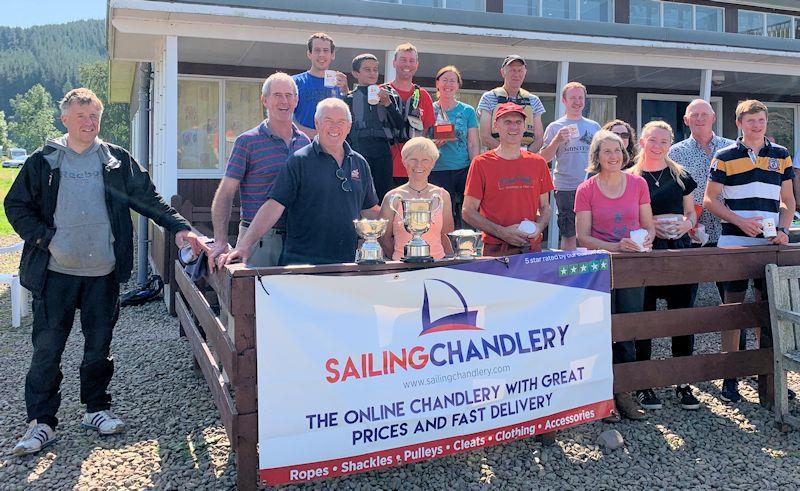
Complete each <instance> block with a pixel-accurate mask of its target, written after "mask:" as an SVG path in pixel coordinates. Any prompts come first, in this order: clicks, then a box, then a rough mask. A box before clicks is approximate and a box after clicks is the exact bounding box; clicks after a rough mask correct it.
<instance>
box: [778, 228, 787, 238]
mask: <svg viewBox="0 0 800 491" xmlns="http://www.w3.org/2000/svg"><path fill="white" fill-rule="evenodd" d="M775 230H777V231H778V232H783V233H784V234H786V236H787V237H788V236H789V229H788V228H786V227H775Z"/></svg>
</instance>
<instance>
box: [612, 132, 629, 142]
mask: <svg viewBox="0 0 800 491" xmlns="http://www.w3.org/2000/svg"><path fill="white" fill-rule="evenodd" d="M614 134H615V135H617V136H618V137H620V138H624V139H626V140H630V138H631V134H630V133H628V132H625V133H617V132H614Z"/></svg>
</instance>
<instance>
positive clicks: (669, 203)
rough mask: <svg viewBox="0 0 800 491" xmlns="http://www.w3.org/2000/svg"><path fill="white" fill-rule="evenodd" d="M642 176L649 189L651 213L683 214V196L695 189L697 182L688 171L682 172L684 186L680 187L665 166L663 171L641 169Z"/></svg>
mask: <svg viewBox="0 0 800 491" xmlns="http://www.w3.org/2000/svg"><path fill="white" fill-rule="evenodd" d="M642 177H643V178H644V180H645V181H647V187H648V188H649V189H650V207H651V208H652V209H653V215H664V214H667V213H673V214H677V215H683V197H684V196H687V195H689V194H691V192H692V191H694V190H695V189H697V183H696V182H695V181H694V179H692V176H690V175H689V173H688V172H684V173H683V176H681V181H683V186H684V188H686V189H681V187H680V186H679V185H678V183H677V182H676V181H675V179H674V178H673V177H672V173H671V172H670V171H669V168H666V167H665V168H664V169H663V171H656V172H648V171H646V170H643V171H642ZM656 183H658V185H656Z"/></svg>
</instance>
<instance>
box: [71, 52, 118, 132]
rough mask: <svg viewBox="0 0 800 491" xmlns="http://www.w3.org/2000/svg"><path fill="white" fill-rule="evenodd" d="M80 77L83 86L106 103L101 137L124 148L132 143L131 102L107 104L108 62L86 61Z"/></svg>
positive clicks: (79, 74)
mask: <svg viewBox="0 0 800 491" xmlns="http://www.w3.org/2000/svg"><path fill="white" fill-rule="evenodd" d="M78 77H79V79H80V83H81V85H82V86H83V87H86V88H89V89H91V90H92V91H93V92H94V93H95V94H97V97H99V98H100V100H101V101H103V104H105V109H104V111H103V119H102V121H101V124H100V138H102V139H103V140H105V141H107V142H110V143H114V144H116V145H119V146H121V147H124V148H128V146H129V145H130V135H131V128H130V121H129V120H128V117H129V114H130V105H129V104H107V103H106V101H108V62H106V61H96V62H94V63H86V64H83V65H81V66H80V67H79V68H78Z"/></svg>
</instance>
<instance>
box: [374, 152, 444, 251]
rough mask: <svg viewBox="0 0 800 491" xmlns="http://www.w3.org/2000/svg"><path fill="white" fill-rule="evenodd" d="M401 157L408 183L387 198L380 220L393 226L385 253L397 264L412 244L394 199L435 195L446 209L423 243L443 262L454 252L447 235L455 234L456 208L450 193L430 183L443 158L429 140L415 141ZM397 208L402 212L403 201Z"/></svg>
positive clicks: (440, 211) (441, 210)
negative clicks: (454, 219) (409, 242)
mask: <svg viewBox="0 0 800 491" xmlns="http://www.w3.org/2000/svg"><path fill="white" fill-rule="evenodd" d="M400 156H401V157H402V159H403V166H404V167H405V168H406V172H408V182H407V183H405V184H403V185H402V186H398V187H396V188H394V189H392V190H391V191H389V192H388V193H386V196H384V198H383V204H381V215H380V218H385V219H386V220H389V223H390V225H389V227H387V228H386V233H385V234H384V235H383V237H381V238H380V239H379V242H380V244H381V246H382V247H383V252H384V254H386V255H387V256H388V257H391V258H392V259H393V260H394V261H398V260H400V259H402V258H403V254H404V247H405V245H406V244H407V243H408V241H410V240H411V234H410V233H408V231H407V230H406V229H405V227H404V226H403V217H402V216H398V214H397V213H395V212H394V210H392V208H391V206H390V205H391V202H392V197H393V196H395V195H400V196H401V197H402V198H404V199H414V198H426V199H431V198H433V196H434V195H439V197H440V198H441V200H442V206H441V207H440V208H439V209H438V210H437V211H436V213H434V214H433V216H432V219H433V220H432V223H431V228H430V230H428V231H427V232H425V233H424V234H422V239H423V240H424V241H425V242H427V243H428V245H429V246H430V247H431V256H433V258H434V259H442V258H443V257H444V256H445V255H446V254H451V253H452V252H453V249H452V247H451V246H450V239H449V238H448V237H447V234H448V233H450V232H452V231H453V211H452V208H453V206H452V202H451V201H450V193H448V192H447V191H446V190H445V189H443V188H440V187H439V186H435V185H433V184H431V183H429V182H428V177H430V175H431V170H433V166H434V165H435V164H436V159H438V158H439V149H438V148H437V147H436V144H435V143H433V142H432V141H431V140H429V139H427V138H423V137H414V138H412V139H410V140H408V141H407V142H406V144H405V145H403V150H402V151H401V152H400ZM434 206H436V204H434ZM395 208H397V209H398V210H400V211H401V212H402V204H401V202H400V201H399V200H398V201H397V202H396V203H395Z"/></svg>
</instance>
